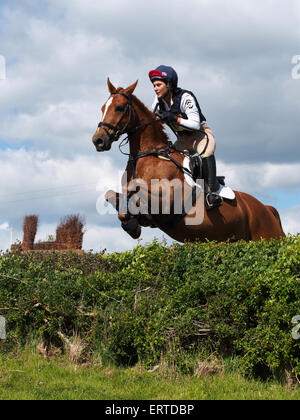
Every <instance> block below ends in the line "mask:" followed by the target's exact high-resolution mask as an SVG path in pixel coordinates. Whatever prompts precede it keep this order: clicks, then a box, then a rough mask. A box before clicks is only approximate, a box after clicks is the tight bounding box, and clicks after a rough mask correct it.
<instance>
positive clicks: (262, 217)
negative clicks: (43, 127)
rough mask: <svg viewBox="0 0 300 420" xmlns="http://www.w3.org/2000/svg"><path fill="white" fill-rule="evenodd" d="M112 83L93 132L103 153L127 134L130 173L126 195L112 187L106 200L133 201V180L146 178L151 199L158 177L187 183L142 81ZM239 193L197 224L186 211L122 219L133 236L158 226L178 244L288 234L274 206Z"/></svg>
mask: <svg viewBox="0 0 300 420" xmlns="http://www.w3.org/2000/svg"><path fill="white" fill-rule="evenodd" d="M107 84H108V90H109V92H110V97H109V98H108V100H107V102H106V103H105V104H104V105H103V107H102V112H103V117H102V121H101V122H100V124H99V126H98V128H97V130H96V132H95V134H94V136H93V143H94V145H95V147H96V150H97V151H98V152H104V151H108V150H110V149H111V146H112V143H113V142H114V141H117V140H118V139H119V138H120V136H121V135H122V134H125V133H126V134H127V135H128V137H127V140H128V142H129V152H130V153H129V160H128V164H127V168H126V172H125V173H126V177H123V180H122V188H123V194H119V193H115V192H113V191H109V192H108V193H106V200H107V201H108V202H110V203H111V204H112V205H113V206H114V207H115V208H116V209H117V210H119V207H120V199H121V198H124V197H125V199H126V198H127V200H128V197H130V194H131V193H130V192H129V188H128V185H129V183H130V181H132V180H133V179H138V180H142V181H143V182H144V185H145V184H146V186H148V193H146V194H148V199H149V200H150V197H151V194H152V195H153V194H154V193H153V192H151V185H152V183H151V181H152V180H153V179H155V180H169V181H173V180H180V183H181V184H182V185H183V184H184V183H185V181H184V173H183V171H182V169H181V165H182V164H183V159H184V155H183V154H182V153H181V152H178V151H176V150H175V149H174V148H173V147H172V146H171V145H170V142H169V141H168V136H167V134H166V133H165V132H164V129H163V124H162V122H161V121H159V120H157V118H156V116H155V115H154V114H153V113H152V112H151V111H150V110H149V109H148V108H147V107H146V106H145V105H144V104H143V103H142V102H141V101H140V100H139V99H138V98H137V97H136V96H135V95H133V92H134V90H135V88H136V85H137V81H136V82H135V83H133V84H132V85H131V86H129V87H128V88H126V89H123V88H120V87H119V88H117V89H116V88H115V87H114V86H113V85H112V83H111V82H110V80H109V79H108V80H107ZM174 162H175V163H174ZM176 163H177V164H176ZM234 193H235V199H234V200H227V199H224V202H223V204H222V205H221V206H220V207H218V208H213V209H210V210H208V211H207V210H206V209H205V206H204V205H203V206H202V208H203V215H202V216H203V217H201V218H200V219H201V220H199V222H198V223H197V224H194V223H187V217H188V215H187V214H182V216H180V217H178V214H175V213H174V212H173V213H172V212H170V213H169V214H159V215H157V214H156V215H155V216H154V215H152V214H151V211H150V212H149V214H147V215H144V216H143V217H141V215H133V214H132V213H130V211H119V219H120V221H121V222H122V227H123V229H125V230H126V231H127V232H128V233H129V234H130V235H131V236H132V237H133V238H138V237H139V236H140V233H141V225H143V226H151V227H159V228H160V229H161V230H162V231H163V232H165V233H166V234H167V235H168V236H170V237H171V238H173V239H175V240H177V241H179V242H184V241H194V240H200V241H205V240H216V241H226V240H228V239H229V240H232V241H236V240H240V239H244V240H246V241H250V240H252V241H257V240H260V239H261V238H265V239H271V238H279V237H282V236H285V234H284V232H283V230H282V226H281V222H280V217H279V214H278V212H277V210H276V209H275V208H273V207H271V206H265V205H264V204H262V203H261V202H260V201H258V200H257V199H256V198H254V197H252V196H251V195H249V194H246V193H244V192H239V191H235V192H234ZM203 196H204V194H201V197H199V198H198V200H197V202H198V201H201V199H202V203H203V202H204V200H203ZM172 199H174V194H173V196H172ZM160 200H162V198H161V196H160ZM197 202H195V201H194V202H193V204H192V205H193V206H194V207H195V206H196V203H197ZM161 204H162V203H161ZM173 204H174V203H173ZM192 210H193V209H192Z"/></svg>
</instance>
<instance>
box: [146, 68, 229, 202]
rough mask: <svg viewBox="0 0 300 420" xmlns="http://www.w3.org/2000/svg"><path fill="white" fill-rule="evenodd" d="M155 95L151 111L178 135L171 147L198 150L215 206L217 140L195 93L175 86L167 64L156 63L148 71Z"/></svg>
mask: <svg viewBox="0 0 300 420" xmlns="http://www.w3.org/2000/svg"><path fill="white" fill-rule="evenodd" d="M149 78H150V80H151V82H152V83H153V87H154V91H155V93H156V98H155V100H154V103H153V105H152V111H153V112H154V113H155V114H156V115H158V116H159V117H160V118H161V119H162V120H163V121H164V122H165V123H166V124H168V126H169V127H170V128H171V129H172V131H173V132H174V133H175V135H176V137H177V141H176V142H175V143H174V147H175V148H176V149H177V150H178V151H180V152H188V153H189V154H191V155H194V154H195V153H198V154H199V155H200V156H201V158H202V162H203V175H204V179H205V180H206V182H207V185H208V194H207V196H206V201H207V204H208V207H218V206H220V205H221V204H222V202H223V200H222V197H220V196H219V195H218V194H217V191H218V189H219V182H218V180H217V178H216V159H215V155H214V152H215V149H216V142H215V138H214V135H213V133H212V131H211V129H210V128H209V127H208V125H207V124H206V119H205V117H204V115H203V114H202V112H201V109H200V106H199V104H198V101H197V99H196V97H195V96H194V94H193V93H192V92H190V91H187V90H183V89H181V88H179V87H177V83H178V76H177V73H176V71H175V70H174V69H173V68H172V67H169V66H163V65H162V66H159V67H157V68H156V69H155V70H151V71H150V72H149Z"/></svg>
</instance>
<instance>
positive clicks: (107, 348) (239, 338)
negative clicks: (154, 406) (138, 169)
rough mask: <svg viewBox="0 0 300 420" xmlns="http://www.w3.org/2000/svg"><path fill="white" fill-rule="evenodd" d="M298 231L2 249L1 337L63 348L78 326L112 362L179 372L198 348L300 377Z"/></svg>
mask: <svg viewBox="0 0 300 420" xmlns="http://www.w3.org/2000/svg"><path fill="white" fill-rule="evenodd" d="M299 268H300V235H297V236H289V237H287V238H283V239H280V240H271V241H264V240H262V241H260V242H243V241H240V242H236V243H216V242H207V243H186V244H184V245H179V244H174V245H172V246H166V245H165V244H161V243H158V242H157V241H154V242H153V243H151V244H149V245H147V246H137V247H136V248H134V249H133V250H132V251H127V252H122V253H113V254H106V253H105V252H103V253H98V254H97V253H92V252H90V253H73V252H57V251H49V252H38V251H36V252H27V253H20V252H11V253H2V254H1V256H0V315H2V316H4V317H5V318H6V322H7V339H6V342H5V343H4V344H5V345H3V344H2V346H0V349H2V351H3V349H12V348H15V347H16V346H22V345H23V344H24V343H25V342H26V340H28V338H29V337H32V336H35V337H42V338H43V339H44V340H45V342H48V343H50V342H51V343H53V344H55V345H56V346H62V341H61V338H60V336H61V334H60V333H63V334H64V335H66V336H69V337H70V336H72V335H73V334H75V333H76V334H77V335H79V336H80V337H81V339H82V340H84V342H85V343H86V344H87V346H88V349H89V351H90V352H91V353H93V352H98V353H99V352H100V354H101V356H102V358H103V360H107V361H109V362H114V363H116V364H118V365H128V364H134V363H136V362H138V361H139V362H140V363H142V364H144V365H146V366H155V365H156V364H157V363H159V361H160V359H161V357H162V355H163V356H164V357H165V358H166V359H167V360H172V361H173V363H176V364H177V365H178V366H179V367H180V368H181V369H182V370H183V371H185V372H189V371H190V370H191V369H192V367H191V365H189V360H191V359H193V357H195V356H197V354H203V352H205V353H206V354H210V353H214V354H217V355H220V356H223V357H231V358H233V357H235V358H237V359H238V360H239V367H240V369H241V371H242V372H243V373H245V374H257V373H258V374H260V375H261V374H262V373H263V372H267V373H268V374H269V373H270V372H271V373H272V374H277V373H278V372H281V371H282V370H284V369H289V370H292V371H293V372H294V374H295V375H300V340H296V339H295V338H293V336H292V334H291V332H292V329H293V327H294V326H295V325H293V324H292V319H293V318H294V317H295V316H296V315H300V277H299V272H300V270H299Z"/></svg>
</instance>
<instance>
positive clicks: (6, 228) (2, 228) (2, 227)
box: [0, 222, 9, 230]
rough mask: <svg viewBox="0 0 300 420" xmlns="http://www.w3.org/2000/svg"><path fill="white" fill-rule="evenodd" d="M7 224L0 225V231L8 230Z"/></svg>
mask: <svg viewBox="0 0 300 420" xmlns="http://www.w3.org/2000/svg"><path fill="white" fill-rule="evenodd" d="M8 229H9V224H8V223H7V222H4V223H2V224H1V225H0V230H8Z"/></svg>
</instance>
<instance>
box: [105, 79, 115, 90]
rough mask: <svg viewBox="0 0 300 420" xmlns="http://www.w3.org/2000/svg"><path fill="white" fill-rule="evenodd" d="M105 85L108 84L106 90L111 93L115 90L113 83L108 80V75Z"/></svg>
mask: <svg viewBox="0 0 300 420" xmlns="http://www.w3.org/2000/svg"><path fill="white" fill-rule="evenodd" d="M107 86H108V90H109V92H110V93H113V92H115V91H116V88H115V87H114V85H113V84H112V83H111V81H110V80H109V77H108V78H107Z"/></svg>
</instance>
